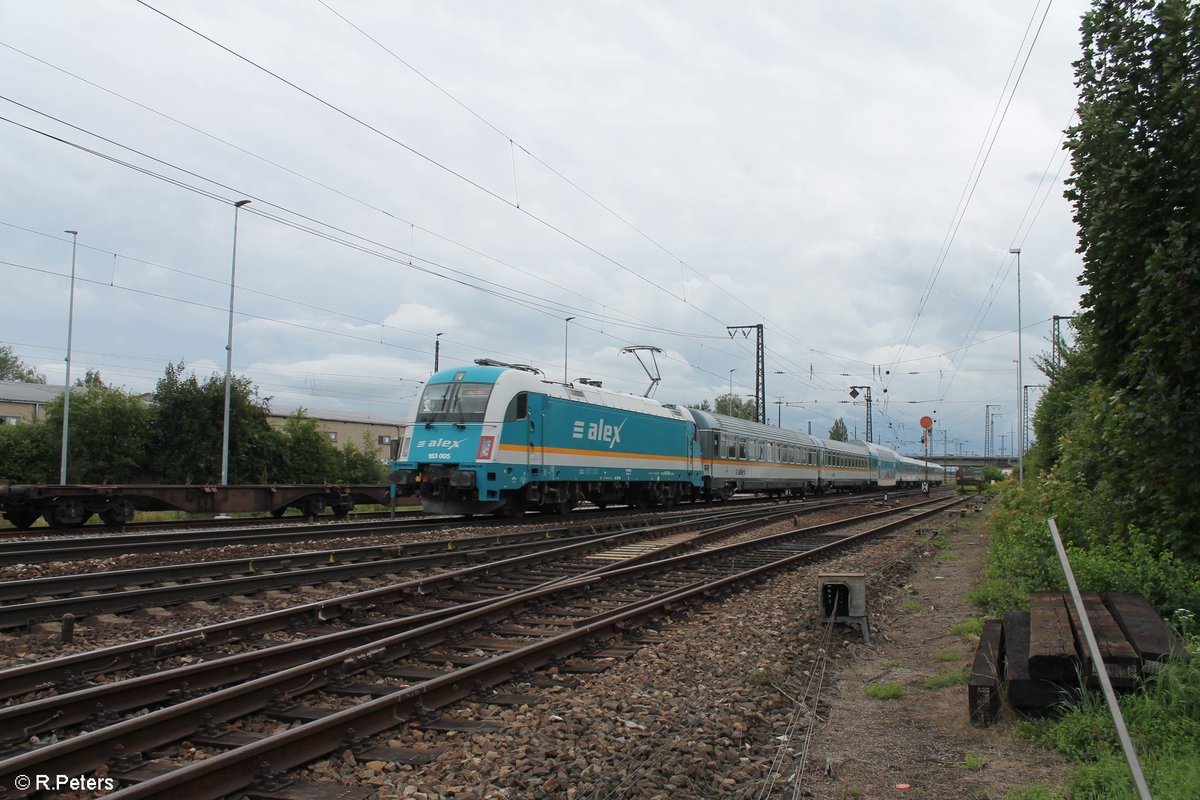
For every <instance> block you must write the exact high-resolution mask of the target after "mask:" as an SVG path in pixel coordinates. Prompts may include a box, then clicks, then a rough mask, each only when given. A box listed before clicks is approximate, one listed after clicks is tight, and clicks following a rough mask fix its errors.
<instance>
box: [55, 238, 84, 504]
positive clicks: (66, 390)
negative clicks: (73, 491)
mask: <svg viewBox="0 0 1200 800" xmlns="http://www.w3.org/2000/svg"><path fill="white" fill-rule="evenodd" d="M63 233H69V234H71V300H70V303H69V304H68V306H67V379H66V382H65V385H64V386H63V433H62V462H61V464H60V466H59V470H58V482H59V483H60V484H62V485H64V486H65V485H66V483H67V439H68V437H67V428H68V427H69V426H70V422H71V329H72V327H74V323H75V250H76V245H77V244H78V242H79V231H63Z"/></svg>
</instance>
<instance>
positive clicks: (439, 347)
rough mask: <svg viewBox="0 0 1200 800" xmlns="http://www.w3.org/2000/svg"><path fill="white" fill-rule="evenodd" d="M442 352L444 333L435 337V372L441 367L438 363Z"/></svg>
mask: <svg viewBox="0 0 1200 800" xmlns="http://www.w3.org/2000/svg"><path fill="white" fill-rule="evenodd" d="M441 352H442V335H441V334H440V333H439V334H437V335H436V336H434V337H433V371H434V372H437V371H438V369H439V366H438V365H439V363H440V361H441V360H440V358H439V356H440V355H441Z"/></svg>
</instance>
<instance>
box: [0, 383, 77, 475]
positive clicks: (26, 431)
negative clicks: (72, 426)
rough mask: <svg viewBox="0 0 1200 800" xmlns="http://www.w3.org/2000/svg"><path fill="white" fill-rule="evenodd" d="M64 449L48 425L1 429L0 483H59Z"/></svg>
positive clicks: (38, 424) (40, 423)
mask: <svg viewBox="0 0 1200 800" xmlns="http://www.w3.org/2000/svg"><path fill="white" fill-rule="evenodd" d="M59 402H60V404H61V401H59ZM56 430H59V431H61V430H62V429H61V428H58V429H56ZM60 446H61V444H60V442H59V441H56V440H55V439H54V437H53V436H52V435H51V430H50V426H49V425H47V424H46V423H45V422H34V423H32V424H28V425H24V424H23V425H0V480H5V481H8V482H10V483H57V482H58V463H59V461H58V458H59V447H60Z"/></svg>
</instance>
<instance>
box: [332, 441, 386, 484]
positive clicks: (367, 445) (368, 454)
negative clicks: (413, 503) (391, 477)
mask: <svg viewBox="0 0 1200 800" xmlns="http://www.w3.org/2000/svg"><path fill="white" fill-rule="evenodd" d="M338 481H339V482H341V483H386V482H387V467H386V466H384V463H383V462H382V461H380V460H379V452H378V450H376V447H375V442H373V441H371V433H370V432H369V431H364V432H363V435H362V440H361V441H360V442H359V443H358V445H355V444H354V442H346V446H345V447H343V448H342V469H341V472H340V474H339V476H338Z"/></svg>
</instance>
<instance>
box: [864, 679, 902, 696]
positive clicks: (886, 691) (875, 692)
mask: <svg viewBox="0 0 1200 800" xmlns="http://www.w3.org/2000/svg"><path fill="white" fill-rule="evenodd" d="M863 691H864V692H865V693H866V695H867V697H870V698H872V699H874V700H896V699H898V698H901V697H903V696H904V687H903V686H902V685H900V684H899V683H872V684H871V685H870V686H868V687H867V688H866V689H864V690H863Z"/></svg>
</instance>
